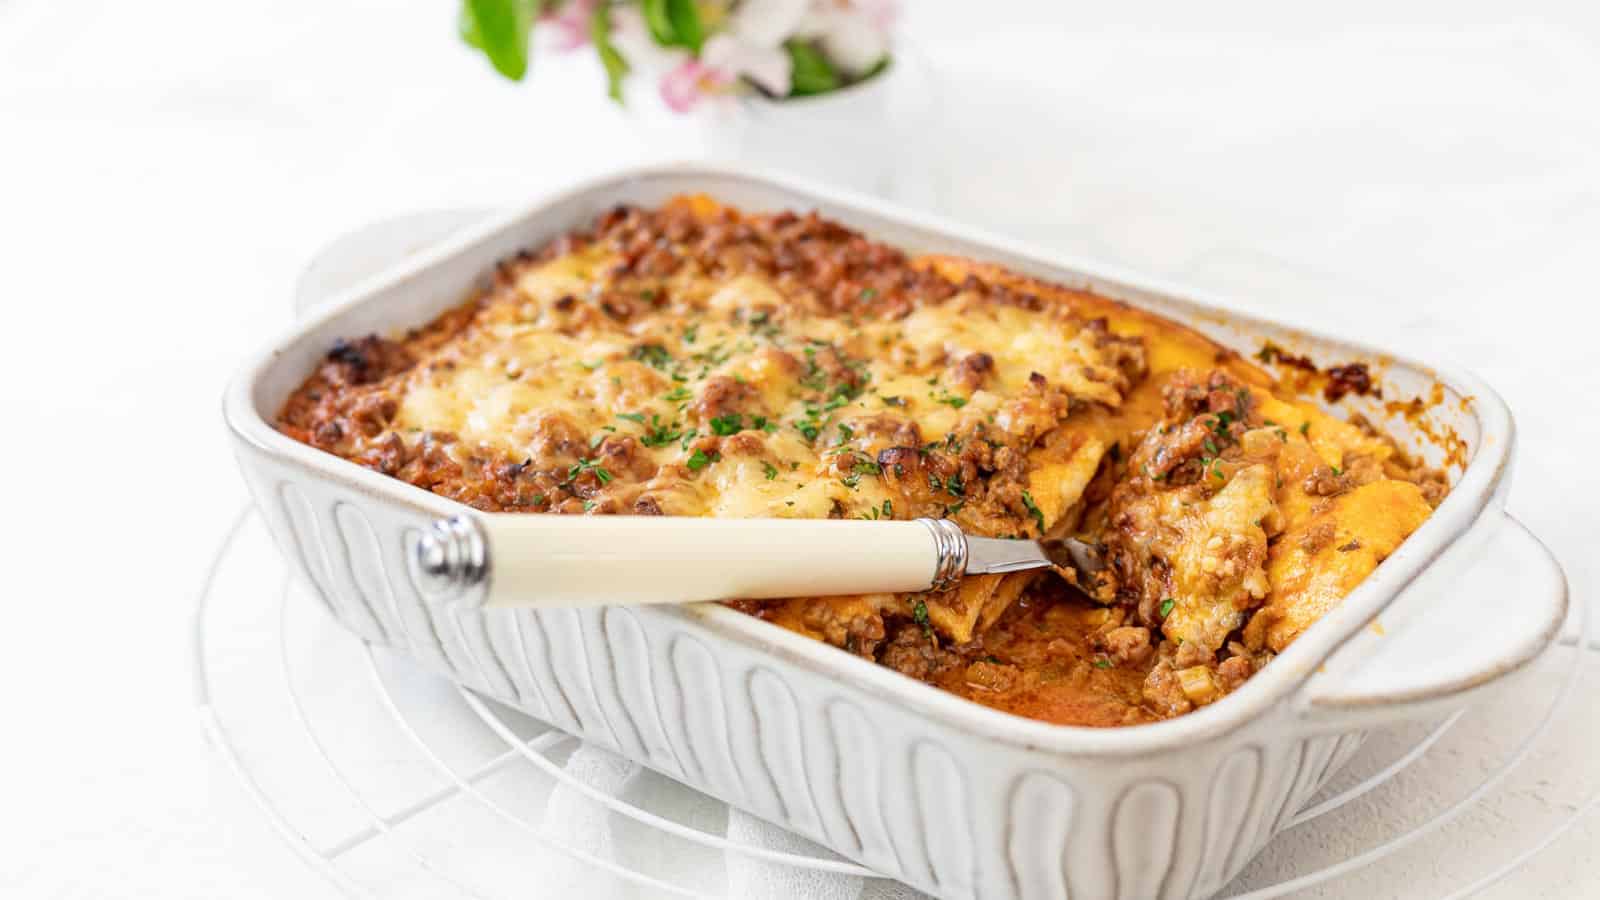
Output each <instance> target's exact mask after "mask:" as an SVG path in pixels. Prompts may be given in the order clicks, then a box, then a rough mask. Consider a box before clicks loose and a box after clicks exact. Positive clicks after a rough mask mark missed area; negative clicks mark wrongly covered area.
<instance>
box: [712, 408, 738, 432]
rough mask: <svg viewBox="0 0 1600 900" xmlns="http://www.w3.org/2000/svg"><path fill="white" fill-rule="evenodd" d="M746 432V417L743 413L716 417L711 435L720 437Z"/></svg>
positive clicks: (713, 419)
mask: <svg viewBox="0 0 1600 900" xmlns="http://www.w3.org/2000/svg"><path fill="white" fill-rule="evenodd" d="M743 430H744V415H743V414H742V413H728V414H727V415H725V416H716V417H714V418H712V420H711V433H712V434H715V435H717V436H719V437H727V436H728V435H730V434H738V433H739V432H741V431H743Z"/></svg>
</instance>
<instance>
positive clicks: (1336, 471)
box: [1329, 466, 1344, 478]
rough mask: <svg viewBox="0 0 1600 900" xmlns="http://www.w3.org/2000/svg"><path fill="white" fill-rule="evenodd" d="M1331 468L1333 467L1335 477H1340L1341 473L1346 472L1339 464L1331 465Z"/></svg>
mask: <svg viewBox="0 0 1600 900" xmlns="http://www.w3.org/2000/svg"><path fill="white" fill-rule="evenodd" d="M1329 468H1331V469H1333V477H1335V478H1338V477H1339V476H1340V475H1343V474H1344V470H1343V469H1341V468H1339V467H1338V466H1329Z"/></svg>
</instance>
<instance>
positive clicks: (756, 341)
mask: <svg viewBox="0 0 1600 900" xmlns="http://www.w3.org/2000/svg"><path fill="white" fill-rule="evenodd" d="M607 263H608V260H607V259H606V258H605V257H604V256H601V255H597V254H595V253H593V252H590V253H587V254H575V255H572V256H568V257H563V258H560V259H557V260H554V261H552V262H549V263H546V264H543V265H540V266H537V267H532V268H529V269H528V270H526V271H524V272H522V273H521V274H520V276H519V277H518V278H517V279H516V281H515V292H516V299H517V302H515V303H501V304H498V305H496V306H495V307H493V308H491V309H489V310H488V311H487V313H486V314H485V316H484V318H483V322H482V324H481V325H480V326H479V327H477V328H475V329H474V330H471V331H470V332H468V333H467V334H465V335H463V336H462V338H461V339H459V340H455V341H452V342H450V343H449V344H447V345H445V346H444V347H442V348H441V349H440V350H439V351H438V352H437V353H436V354H435V355H434V356H433V357H431V358H429V359H426V360H424V361H423V362H422V364H420V365H418V366H417V367H415V369H413V370H412V371H411V372H410V373H409V374H407V375H406V377H405V381H404V384H403V390H402V393H401V397H402V399H401V402H400V408H399V412H398V414H397V415H396V417H395V419H394V422H393V428H394V429H395V430H396V431H397V432H399V433H401V434H402V435H403V436H407V437H411V438H415V436H416V435H418V434H420V433H423V432H448V433H451V434H453V435H455V436H456V437H457V441H456V442H455V443H454V444H452V445H451V453H452V454H453V455H454V456H455V457H456V459H457V460H458V461H459V462H461V463H462V464H464V465H471V464H472V462H473V461H474V460H476V459H481V458H483V457H486V456H491V455H492V456H503V457H509V458H511V459H524V458H525V459H528V460H530V461H535V462H536V461H538V460H541V459H548V458H551V457H552V456H559V455H560V454H561V453H562V452H563V451H566V452H569V453H573V454H574V455H576V456H577V458H578V459H583V458H585V453H586V448H589V447H591V446H593V445H598V443H599V442H602V441H604V440H605V439H606V438H607V437H608V436H610V435H617V436H628V437H632V438H634V440H635V441H637V442H638V443H639V444H640V445H641V452H642V453H643V455H644V456H645V457H646V458H647V459H648V460H649V465H648V466H646V467H645V468H647V469H651V468H653V469H655V470H657V473H658V474H657V475H656V476H655V477H653V478H648V479H646V480H645V486H646V487H647V488H648V489H649V490H650V491H651V493H652V496H653V497H655V498H656V499H657V501H658V502H660V503H661V506H662V508H663V511H664V512H666V513H668V514H674V515H713V516H729V517H807V518H821V517H828V516H845V517H868V518H875V517H881V516H884V515H889V516H893V515H894V511H893V510H894V501H895V500H896V499H897V494H896V492H894V491H892V490H890V489H889V487H888V486H887V485H886V484H885V482H884V480H883V479H881V478H880V477H877V476H879V475H880V474H881V473H880V472H879V471H878V466H877V463H876V457H877V454H878V453H879V452H880V451H882V450H884V449H886V448H888V447H890V446H893V445H894V442H895V441H896V440H899V439H903V437H904V434H905V426H907V425H910V424H914V425H915V426H916V434H917V435H918V436H919V437H920V439H921V440H922V441H924V442H933V441H939V440H942V439H944V438H945V437H946V436H947V435H951V434H953V433H955V432H957V431H962V430H967V429H971V428H973V427H974V426H975V425H978V424H979V423H982V424H983V425H984V426H985V427H992V428H994V429H997V430H998V431H1000V432H1002V433H1008V434H1009V436H1013V437H1024V438H1026V437H1031V435H1032V434H1033V433H1036V432H1037V431H1038V430H1039V429H1038V426H1039V424H1040V422H1041V419H1042V420H1044V421H1046V422H1047V423H1048V424H1050V425H1053V424H1055V421H1056V418H1057V416H1056V415H1055V414H1054V413H1052V412H1050V411H1049V410H1048V409H1047V408H1042V401H1040V400H1039V399H1038V398H1037V396H1036V392H1030V390H1029V386H1030V378H1031V377H1036V375H1035V373H1037V376H1043V377H1044V378H1045V379H1046V380H1047V381H1048V382H1050V383H1052V384H1057V385H1062V386H1064V387H1065V388H1066V389H1067V390H1069V391H1070V392H1071V393H1072V394H1073V395H1074V396H1078V397H1082V398H1084V399H1089V400H1094V401H1097V402H1100V403H1104V404H1107V405H1115V404H1117V403H1118V402H1120V400H1121V396H1120V394H1119V392H1118V390H1117V389H1116V387H1115V386H1114V382H1115V381H1116V379H1117V375H1118V373H1117V371H1116V369H1115V368H1114V366H1113V365H1112V364H1111V363H1109V362H1107V361H1105V360H1103V359H1102V354H1101V353H1100V352H1099V351H1098V349H1097V348H1096V346H1095V343H1094V340H1093V337H1092V335H1090V334H1087V333H1086V332H1085V330H1084V329H1083V328H1082V327H1081V323H1078V322H1076V321H1075V320H1072V319H1069V318H1067V317H1064V316H1062V315H1060V314H1059V313H1052V312H1040V311H1032V310H1027V309H1021V308H1016V307H1007V306H1000V305H997V304H993V303H985V302H982V301H981V300H980V299H978V298H976V297H972V296H968V295H957V296H956V297H954V298H952V299H951V300H949V301H948V302H945V303H942V304H939V305H935V306H925V307H921V308H919V309H917V310H915V311H914V312H913V313H912V314H910V315H909V316H907V317H905V318H904V319H900V320H886V319H879V320H862V321H853V320H847V319H844V318H840V317H837V316H829V315H822V314H811V313H808V312H807V311H806V310H805V309H804V308H801V307H799V306H797V305H796V304H794V303H792V302H790V301H788V300H786V299H785V298H784V297H783V296H782V295H781V294H779V293H778V291H777V290H776V288H774V287H773V285H771V284H770V283H768V282H767V281H765V280H763V279H761V278H758V277H754V276H740V277H737V278H734V279H731V280H728V281H726V282H725V283H721V284H713V283H709V282H708V281H707V280H705V279H702V278H697V277H695V276H693V275H684V276H679V277H677V278H676V279H675V281H674V283H673V284H672V286H671V288H670V289H669V290H668V291H666V292H665V294H666V295H667V296H666V298H660V299H661V300H663V301H664V302H659V303H658V305H657V307H656V308H655V309H654V310H653V311H652V312H651V313H650V314H648V315H643V316H638V315H636V316H634V317H632V318H631V319H629V320H628V321H626V322H619V321H614V320H613V319H611V318H608V317H607V316H605V315H604V314H596V313H595V311H594V309H593V307H592V306H591V305H588V304H585V303H582V302H574V300H573V298H574V297H577V296H582V295H583V294H584V292H585V291H586V290H587V289H588V285H589V284H590V281H591V278H592V276H593V273H594V272H596V271H599V270H601V269H602V268H603V267H604V266H605V265H607ZM642 299H645V300H646V302H650V301H651V300H653V299H657V298H642ZM980 353H984V354H988V355H989V357H990V359H991V362H992V364H991V365H989V366H988V367H987V369H986V371H985V378H984V379H983V387H982V388H980V389H978V390H966V389H965V388H964V387H963V386H962V383H961V380H960V379H959V378H954V377H952V373H951V371H950V370H951V367H952V366H954V365H956V364H958V363H959V362H960V361H961V360H962V359H964V358H965V357H968V356H969V355H972V354H980ZM841 373H842V374H844V375H845V376H847V378H846V379H845V380H841V379H840V377H839V376H840V375H841ZM730 392H731V393H733V394H735V395H737V399H736V400H734V401H731V402H729V403H726V404H719V402H718V401H717V399H716V395H718V394H728V393H730ZM897 429H898V431H899V437H893V436H891V435H892V434H893V433H894V432H896V430H897ZM733 434H744V435H749V436H750V437H751V438H753V440H746V441H744V442H743V444H741V445H739V446H738V447H735V448H729V447H728V446H727V445H726V442H725V444H724V447H723V449H722V450H721V451H719V452H718V453H717V454H716V456H715V457H708V456H706V454H705V453H704V452H703V451H701V450H697V449H696V448H695V442H696V440H697V439H698V438H701V437H704V436H708V435H716V436H720V437H728V436H730V435H733ZM1102 449H1103V448H1102V447H1101V445H1100V444H1098V443H1095V444H1093V445H1091V446H1089V447H1087V448H1085V452H1083V453H1080V454H1078V455H1076V456H1073V457H1070V458H1067V459H1064V460H1060V461H1055V462H1052V463H1050V464H1049V466H1048V467H1047V468H1045V469H1043V470H1041V471H1040V472H1039V474H1038V475H1037V476H1036V477H1035V478H1034V479H1033V481H1035V482H1036V483H1037V484H1036V487H1035V488H1034V490H1036V491H1037V492H1038V494H1039V496H1040V497H1041V501H1040V502H1041V504H1042V505H1043V506H1044V508H1045V509H1046V510H1047V511H1048V514H1049V517H1050V519H1051V520H1052V521H1053V520H1054V519H1056V518H1058V517H1059V516H1060V515H1061V514H1062V512H1063V511H1064V510H1065V509H1066V508H1067V507H1069V506H1071V505H1072V504H1074V503H1076V502H1077V499H1078V495H1079V494H1081V492H1082V490H1083V486H1084V485H1085V484H1086V483H1087V482H1088V479H1089V477H1090V476H1092V475H1093V473H1094V470H1095V466H1096V465H1097V464H1098V461H1099V456H1100V451H1101V450H1102ZM840 456H844V457H846V458H847V460H851V461H852V462H850V463H849V464H847V465H843V466H841V465H840V464H839V463H838V460H837V458H838V457H840ZM609 474H612V475H615V474H617V473H609ZM679 476H681V477H679ZM624 481H625V480H624V479H616V482H617V483H616V491H617V493H618V494H619V496H621V495H624V494H627V493H629V492H630V491H633V492H634V493H637V485H631V484H625V483H623V482H624ZM623 499H625V498H623Z"/></svg>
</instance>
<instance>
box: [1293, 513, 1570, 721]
mask: <svg viewBox="0 0 1600 900" xmlns="http://www.w3.org/2000/svg"><path fill="white" fill-rule="evenodd" d="M1501 516H1502V518H1503V521H1502V522H1500V523H1499V528H1498V529H1497V530H1496V531H1495V533H1493V534H1492V535H1490V536H1489V537H1488V539H1487V541H1486V542H1484V545H1483V547H1482V549H1481V550H1479V551H1477V552H1476V553H1475V558H1474V559H1473V561H1472V562H1471V563H1470V564H1469V565H1468V566H1467V567H1466V568H1465V570H1464V571H1463V572H1461V573H1460V574H1459V575H1458V576H1457V577H1456V578H1455V579H1453V580H1451V582H1450V583H1448V584H1444V585H1423V584H1418V585H1416V586H1414V587H1413V588H1410V589H1407V591H1406V592H1405V593H1404V594H1402V595H1401V596H1400V597H1399V598H1397V599H1396V602H1395V603H1394V604H1391V607H1390V609H1389V610H1387V611H1385V613H1384V614H1383V615H1382V616H1380V617H1379V618H1378V619H1376V620H1374V621H1373V622H1372V623H1371V624H1370V625H1369V626H1368V627H1367V628H1364V629H1362V631H1361V632H1360V633H1358V635H1357V636H1356V637H1354V638H1352V639H1351V640H1349V641H1347V642H1346V643H1345V645H1344V646H1343V647H1341V648H1339V650H1337V651H1336V652H1335V653H1334V655H1333V656H1332V657H1330V658H1329V659H1328V661H1327V663H1326V664H1325V665H1324V666H1323V667H1322V668H1320V669H1319V670H1318V671H1317V672H1316V674H1314V675H1312V676H1311V678H1310V679H1308V680H1307V681H1306V684H1305V686H1304V687H1302V688H1301V690H1300V692H1299V693H1298V695H1297V696H1296V703H1297V704H1298V707H1299V712H1300V714H1301V715H1302V717H1303V718H1304V719H1305V720H1306V722H1307V724H1308V725H1311V726H1312V727H1315V728H1320V727H1321V726H1324V725H1326V726H1329V727H1337V728H1339V729H1346V730H1348V729H1352V728H1365V727H1368V726H1369V725H1378V724H1383V723H1385V722H1390V721H1395V720H1401V719H1418V718H1424V717H1427V716H1429V715H1433V714H1436V713H1442V712H1445V711H1448V710H1452V709H1456V708H1459V707H1461V706H1464V705H1466V704H1467V703H1469V702H1471V701H1472V699H1473V698H1474V697H1475V696H1476V695H1477V694H1478V693H1479V692H1481V691H1482V690H1484V689H1486V688H1487V687H1489V686H1490V685H1491V684H1495V683H1498V682H1500V681H1501V680H1502V677H1503V676H1506V675H1509V674H1511V673H1513V672H1516V671H1518V670H1520V669H1522V668H1524V667H1525V666H1527V664H1528V663H1530V662H1532V661H1533V660H1534V659H1536V658H1537V657H1538V656H1539V655H1540V654H1541V653H1543V652H1544V650H1545V649H1546V648H1547V647H1549V646H1550V644H1551V642H1552V641H1554V640H1555V638H1556V636H1557V634H1558V633H1559V632H1560V630H1561V625H1562V623H1563V622H1564V621H1565V620H1566V614H1567V580H1566V575H1565V573H1563V572H1562V570H1561V565H1560V563H1558V562H1557V561H1556V559H1555V557H1554V556H1553V555H1552V554H1551V553H1550V550H1549V549H1548V548H1546V547H1545V545H1544V544H1543V543H1542V542H1540V540H1539V539H1538V538H1537V537H1534V535H1533V534H1532V533H1531V532H1529V531H1528V529H1527V528H1526V527H1525V526H1524V525H1523V524H1522V523H1521V522H1518V521H1517V520H1516V519H1515V518H1512V517H1511V516H1510V515H1509V514H1505V513H1502V514H1501ZM1468 552H1472V551H1470V550H1469V551H1468ZM1418 592H1421V593H1422V594H1423V596H1413V595H1414V594H1416V593H1418ZM1408 614H1409V615H1408ZM1395 618H1400V619H1404V621H1403V623H1402V624H1399V625H1398V626H1395V625H1393V623H1392V621H1391V620H1392V619H1395Z"/></svg>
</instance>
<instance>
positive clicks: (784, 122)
mask: <svg viewBox="0 0 1600 900" xmlns="http://www.w3.org/2000/svg"><path fill="white" fill-rule="evenodd" d="M914 69H915V66H913V65H912V64H911V63H909V62H907V61H905V60H901V59H897V60H896V61H895V63H894V64H893V65H891V66H890V67H889V68H888V69H886V70H884V71H883V72H881V73H879V74H878V75H876V76H874V77H872V78H869V79H866V80H865V81H862V82H859V83H857V84H854V85H851V86H850V87H847V88H844V89H842V90H838V91H834V92H832V93H828V94H818V95H814V96H809V97H791V98H788V99H783V100H773V99H769V98H766V97H763V96H760V95H758V94H748V95H741V96H738V97H734V98H729V99H727V100H725V101H722V102H707V103H702V104H701V106H700V107H699V108H697V109H695V110H693V111H692V112H690V113H688V114H677V113H672V112H671V111H670V110H667V109H666V107H665V104H663V103H662V102H661V99H660V98H659V96H655V93H654V89H653V88H654V86H653V85H650V86H649V87H650V90H649V91H648V92H647V91H645V90H638V91H630V93H629V96H628V108H629V118H630V119H631V120H632V121H633V122H634V123H635V127H636V129H637V130H638V132H639V134H640V136H641V138H642V139H643V140H645V141H646V142H647V144H648V146H650V147H651V149H653V150H656V151H658V152H660V151H667V152H671V153H677V154H694V155H698V156H702V157H705V158H709V159H712V160H716V161H730V162H739V163H745V164H749V165H756V166H760V167H763V168H768V169H774V170H777V171H782V172H788V173H791V174H794V175H799V176H801V177H804V178H809V179H813V180H816V181H819V182H823V183H826V184H831V185H836V186H839V187H845V188H849V189H852V190H857V191H862V192H865V193H869V194H874V195H877V196H883V197H894V198H896V199H900V200H902V201H906V200H910V201H912V202H915V200H916V199H917V198H916V194H917V193H918V189H917V187H916V186H915V184H914V182H915V181H916V176H917V175H918V172H917V171H916V166H915V165H914V164H913V165H910V166H908V165H907V163H914V158H913V159H907V158H906V157H905V156H902V155H901V154H899V153H898V150H899V148H900V147H902V146H904V145H905V138H904V135H906V134H908V133H910V130H911V129H914V128H915V125H916V122H917V121H919V120H920V117H921V116H923V115H925V108H926V107H927V106H928V104H927V103H926V100H927V99H928V96H927V92H926V91H925V90H917V89H916V86H917V82H918V79H917V78H916V77H915V76H916V72H915V71H914ZM646 93H648V94H649V96H642V95H644V94H646Z"/></svg>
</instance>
